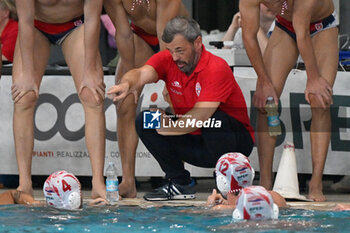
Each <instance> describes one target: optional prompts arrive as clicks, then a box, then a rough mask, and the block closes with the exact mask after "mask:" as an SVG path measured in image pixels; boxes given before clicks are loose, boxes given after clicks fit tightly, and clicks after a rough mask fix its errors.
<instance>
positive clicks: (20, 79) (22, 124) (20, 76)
mask: <svg viewBox="0 0 350 233" xmlns="http://www.w3.org/2000/svg"><path fill="white" fill-rule="evenodd" d="M34 51H35V53H34V70H35V71H36V72H37V77H36V78H34V77H28V76H27V74H26V71H25V70H23V61H22V57H21V50H20V46H19V40H17V43H16V48H15V54H14V61H13V70H12V72H13V73H12V78H13V85H16V84H17V83H18V84H19V85H21V84H24V85H25V82H28V81H29V82H30V81H33V79H35V80H34V82H35V84H36V85H37V87H38V89H39V86H40V83H41V79H42V76H43V74H44V72H45V67H46V64H47V61H48V59H49V54H50V44H49V42H48V40H47V39H46V38H45V37H44V36H43V35H42V34H41V33H40V32H39V31H37V30H35V40H34ZM36 101H37V96H36V94H35V93H34V92H33V91H30V92H27V93H26V94H24V95H23V97H22V98H21V99H20V100H19V101H18V102H16V103H15V104H14V111H13V134H14V142H15V150H16V158H17V166H18V173H19V186H18V188H17V189H18V190H20V191H23V192H26V193H29V194H33V193H32V192H33V189H32V180H31V167H32V154H33V147H34V122H33V119H34V110H35V104H36Z"/></svg>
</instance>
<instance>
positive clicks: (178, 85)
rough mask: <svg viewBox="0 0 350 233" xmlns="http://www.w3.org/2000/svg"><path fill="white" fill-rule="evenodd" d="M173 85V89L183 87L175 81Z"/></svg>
mask: <svg viewBox="0 0 350 233" xmlns="http://www.w3.org/2000/svg"><path fill="white" fill-rule="evenodd" d="M171 85H172V86H173V87H178V88H182V86H181V84H180V83H179V81H174V82H172V83H171Z"/></svg>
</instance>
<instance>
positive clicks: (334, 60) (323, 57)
mask: <svg viewBox="0 0 350 233" xmlns="http://www.w3.org/2000/svg"><path fill="white" fill-rule="evenodd" d="M312 43H313V47H314V51H315V56H316V61H317V67H318V69H319V71H320V73H321V76H322V77H324V78H325V79H326V80H327V81H328V83H329V84H330V85H332V86H333V84H334V81H335V76H336V73H337V70H338V60H339V48H338V28H330V29H326V30H324V31H321V32H319V33H317V34H316V35H315V36H314V37H312Z"/></svg>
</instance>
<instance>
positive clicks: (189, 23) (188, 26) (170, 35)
mask: <svg viewBox="0 0 350 233" xmlns="http://www.w3.org/2000/svg"><path fill="white" fill-rule="evenodd" d="M178 34H180V35H182V36H183V37H185V39H186V40H188V41H189V42H191V43H192V42H194V41H195V39H197V37H198V36H202V33H201V30H200V27H199V24H198V23H197V22H196V21H195V20H194V19H189V18H186V17H183V16H177V17H175V18H173V19H171V20H170V21H169V22H168V23H167V25H166V27H165V29H164V32H163V36H162V40H163V41H164V42H165V43H170V42H172V41H173V39H174V37H175V35H178Z"/></svg>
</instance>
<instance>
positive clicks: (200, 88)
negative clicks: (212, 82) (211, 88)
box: [196, 82, 202, 96]
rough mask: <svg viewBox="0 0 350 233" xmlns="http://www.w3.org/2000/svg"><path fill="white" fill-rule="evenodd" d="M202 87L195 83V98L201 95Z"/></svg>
mask: <svg viewBox="0 0 350 233" xmlns="http://www.w3.org/2000/svg"><path fill="white" fill-rule="evenodd" d="M201 90H202V87H201V84H200V83H199V82H197V83H196V94H197V96H199V94H200V93H201Z"/></svg>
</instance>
